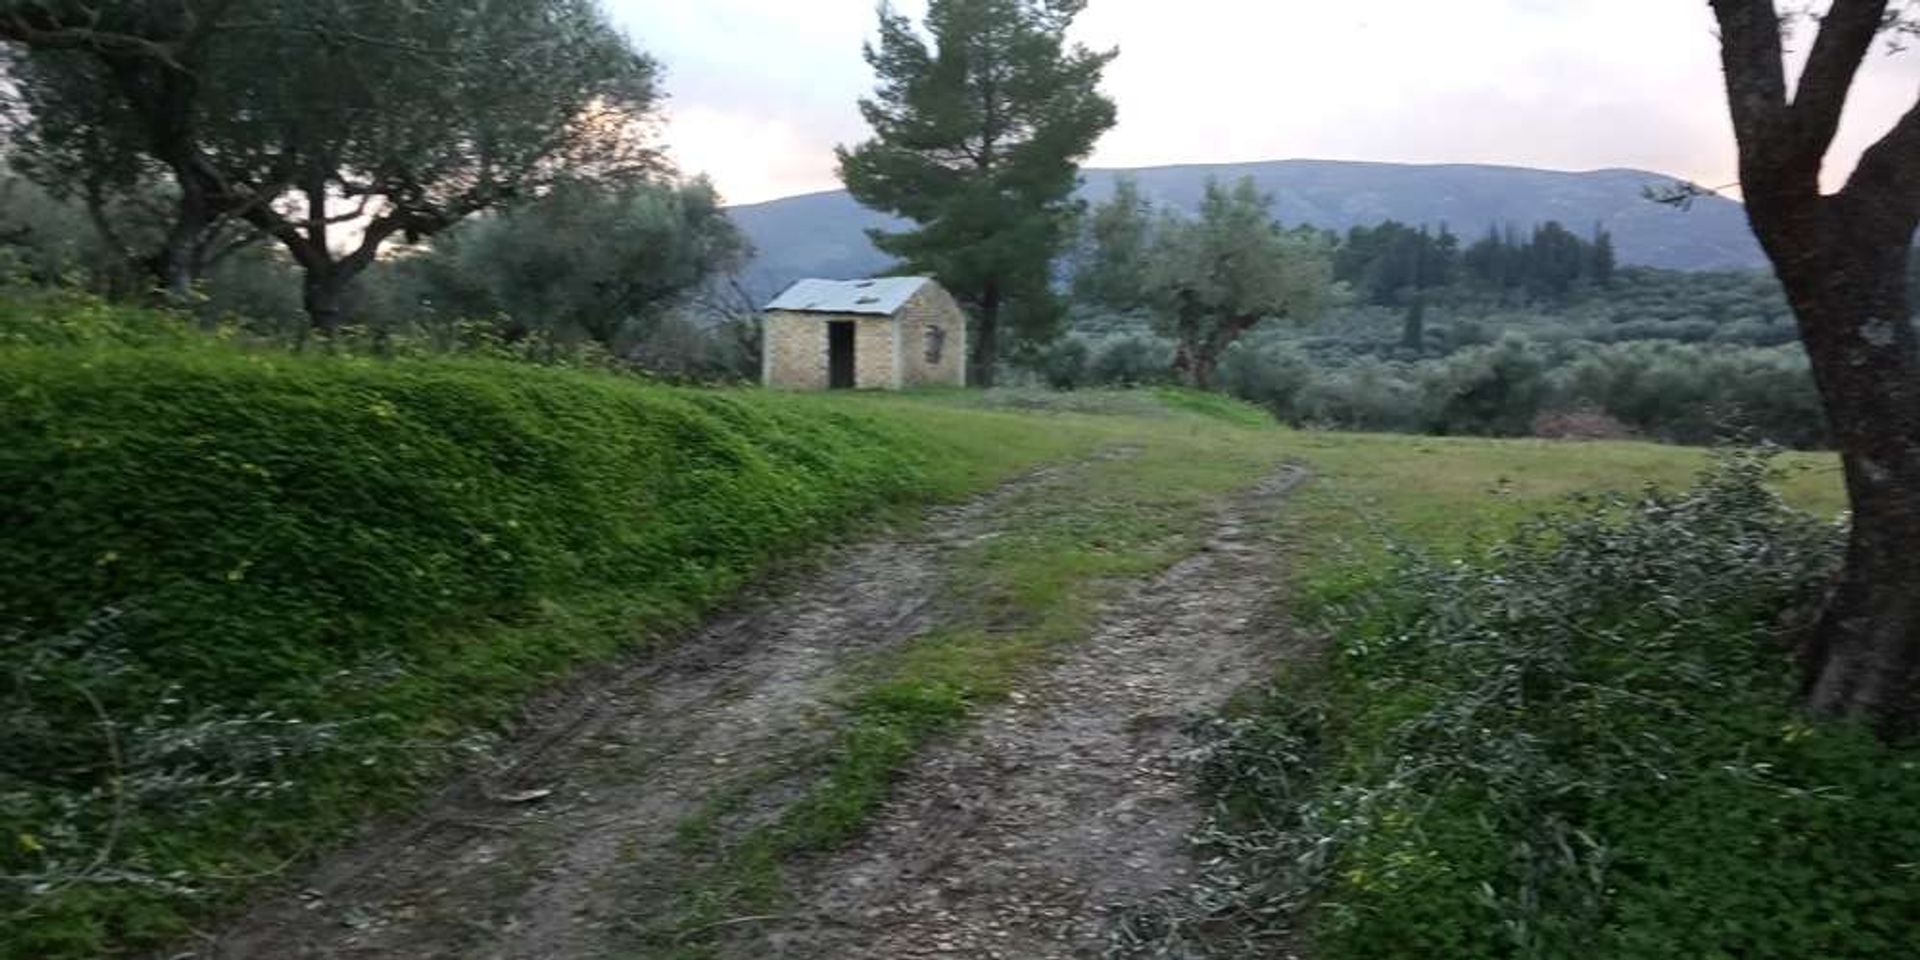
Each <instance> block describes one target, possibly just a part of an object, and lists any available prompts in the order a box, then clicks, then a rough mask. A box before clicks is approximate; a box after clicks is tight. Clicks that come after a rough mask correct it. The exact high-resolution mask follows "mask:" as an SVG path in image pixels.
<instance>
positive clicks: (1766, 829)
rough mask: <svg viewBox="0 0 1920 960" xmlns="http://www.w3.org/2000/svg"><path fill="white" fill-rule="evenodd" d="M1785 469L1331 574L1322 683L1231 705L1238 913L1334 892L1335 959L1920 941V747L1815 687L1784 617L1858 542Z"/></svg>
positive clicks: (1853, 951)
mask: <svg viewBox="0 0 1920 960" xmlns="http://www.w3.org/2000/svg"><path fill="white" fill-rule="evenodd" d="M1767 479H1768V466H1767V461H1766V459H1765V458H1763V457H1754V456H1750V455H1733V456H1728V457H1725V458H1723V459H1722V461H1721V462H1720V463H1719V464H1718V465H1717V466H1716V467H1715V468H1714V469H1713V470H1712V471H1711V472H1709V473H1708V474H1707V475H1705V476H1704V477H1703V479H1702V480H1701V481H1700V483H1699V485H1698V486H1697V487H1695V488H1694V489H1693V490H1691V491H1687V492H1685V493H1681V494H1663V493H1659V492H1656V491H1653V490H1649V491H1647V492H1646V493H1643V494H1642V495H1640V496H1637V497H1603V498H1597V499H1590V500H1588V501H1585V502H1584V503H1577V504H1575V505H1574V506H1576V507H1579V509H1575V510H1572V511H1570V512H1561V513H1559V514H1555V515H1553V516H1552V517H1549V518H1543V519H1540V520H1537V521H1535V522H1533V523H1532V524H1530V525H1527V526H1524V527H1523V528H1522V529H1521V530H1520V531H1519V532H1518V533H1517V534H1516V535H1515V536H1513V537H1512V538H1511V539H1509V540H1506V541H1503V542H1499V543H1496V544H1493V545H1491V546H1489V547H1487V548H1486V549H1485V550H1484V552H1482V553H1480V554H1478V555H1477V556H1475V557H1474V558H1473V559H1470V560H1466V561H1458V560H1455V561H1448V560H1445V559H1443V558H1434V557H1430V556H1427V555H1424V554H1421V553H1418V552H1402V554H1401V556H1400V558H1399V559H1398V560H1397V561H1396V562H1394V563H1392V564H1391V565H1389V566H1388V567H1386V568H1384V569H1375V570H1373V571H1372V572H1371V573H1369V574H1367V575H1365V576H1360V577H1355V576H1341V577H1322V578H1319V579H1318V580H1317V581H1316V585H1315V587H1314V588H1313V590H1314V592H1313V594H1312V596H1310V597H1309V600H1310V602H1311V604H1312V605H1313V606H1314V607H1315V608H1316V609H1317V613H1316V618H1317V620H1318V621H1319V622H1320V623H1322V624H1324V625H1325V626H1326V627H1327V628H1328V629H1329V630H1330V631H1331V632H1332V634H1333V648H1332V650H1331V651H1330V653H1329V660H1328V664H1327V667H1326V675H1325V676H1322V677H1296V678H1292V679H1290V680H1289V681H1288V682H1286V683H1285V684H1283V688H1282V689H1281V690H1280V691H1279V692H1278V693H1277V694H1276V697H1275V699H1274V701H1273V703H1272V706H1271V707H1269V708H1265V709H1262V710H1259V711H1255V712H1254V713H1253V714H1251V715H1249V716H1246V717H1243V718H1241V719H1238V720H1234V721H1231V722H1229V723H1228V724H1227V725H1226V726H1225V727H1224V728H1223V734H1224V740H1223V743H1222V746H1221V747H1220V748H1219V749H1218V750H1217V751H1216V752H1215V754H1214V756H1213V762H1212V765H1211V766H1210V768H1209V770H1210V772H1209V782H1210V783H1211V784H1212V786H1213V787H1214V788H1215V789H1216V790H1217V791H1218V792H1219V794H1220V795H1221V796H1222V798H1223V800H1225V802H1226V810H1227V811H1228V812H1227V815H1226V816H1224V817H1223V818H1222V819H1221V820H1220V822H1219V823H1218V824H1217V825H1216V826H1217V828H1218V831H1219V832H1218V833H1217V835H1216V837H1215V840H1216V842H1218V843H1220V844H1222V845H1223V846H1224V848H1225V849H1228V850H1230V851H1232V852H1233V853H1234V854H1235V860H1236V862H1237V863H1238V866H1237V867H1236V868H1235V869H1234V870H1233V872H1232V878H1233V881H1234V882H1235V883H1237V884H1238V887H1237V888H1236V891H1235V893H1234V894H1233V895H1232V897H1230V898H1229V903H1228V904H1227V907H1226V909H1224V910H1223V911H1222V913H1230V914H1233V915H1234V916H1235V917H1236V919H1237V920H1238V921H1239V922H1243V923H1246V924H1249V925H1251V927H1252V928H1253V929H1255V930H1262V929H1264V930H1272V929H1273V927H1272V923H1273V922H1274V918H1275V917H1276V916H1279V917H1296V918H1297V917H1298V916H1300V915H1301V913H1300V911H1301V910H1302V908H1303V907H1305V906H1306V905H1308V904H1312V912H1311V913H1310V914H1307V917H1308V921H1309V931H1310V933H1311V935H1312V940H1313V943H1314V948H1315V950H1314V952H1315V955H1316V956H1321V957H1326V958H1329V960H1340V958H1346V957H1355V958H1358V957H1367V958H1397V957H1406V958H1427V957H1433V958H1438V957H1448V958H1451V957H1467V956H1471V957H1485V958H1500V957H1515V958H1533V957H1537V958H1546V957H1564V956H1574V955H1579V956H1593V957H1605V958H1620V960H1625V958H1641V957H1645V958H1654V957H1673V956H1690V957H1722V956H1739V957H1756V958H1764V957H1778V958H1782V960H1786V958H1801V957H1812V956H1820V957H1835V958H1841V957H1858V958H1863V960H1864V958H1869V957H1884V956H1900V955H1905V954H1908V953H1912V952H1913V951H1914V950H1915V949H1917V948H1920V921H1916V920H1915V918H1916V917H1920V885H1916V884H1914V883H1912V882H1909V881H1910V874H1911V872H1912V870H1913V864H1914V862H1915V861H1916V860H1920V756H1917V755H1916V754H1915V753H1914V751H1913V749H1912V747H1911V746H1910V745H1909V746H1885V745H1881V744H1878V743H1876V742H1875V741H1874V740H1873V739H1872V737H1871V736H1870V735H1869V733H1868V732H1867V731H1865V730H1862V729H1858V728H1855V727H1852V726H1848V725H1832V724H1820V723H1813V722H1809V721H1808V720H1806V719H1805V718H1803V717H1802V716H1800V715H1799V714H1798V713H1796V711H1795V710H1794V709H1793V707H1792V702H1793V690H1792V682H1791V677H1792V676H1793V671H1792V669H1791V667H1790V664H1789V662H1788V660H1789V658H1788V656H1787V654H1786V652H1785V651H1784V650H1783V649H1781V647H1780V646H1779V644H1778V639H1779V638H1778V635H1777V629H1778V626H1779V624H1780V623H1781V618H1782V617H1783V615H1784V616H1787V617H1793V616H1795V615H1798V614H1800V613H1801V612H1803V611H1805V610H1807V609H1810V608H1811V606H1812V604H1813V603H1814V602H1815V601H1816V600H1817V597H1818V595H1819V593H1820V590H1821V589H1822V585H1823V584H1824V583H1825V581H1826V579H1827V577H1828V576H1829V575H1830V573H1831V571H1832V570H1833V568H1834V566H1835V565H1836V563H1837V561H1838V558H1839V554H1840V545H1841V542H1842V540H1843V537H1842V531H1841V529H1839V528H1838V527H1836V526H1835V525H1832V524H1826V523H1821V522H1818V521H1816V520H1814V519H1813V518H1811V517H1809V516H1807V515H1804V514H1801V513H1798V512H1796V511H1794V510H1791V509H1788V508H1786V507H1784V506H1783V505H1781V503H1780V502H1779V500H1778V499H1777V498H1776V497H1775V495H1774V494H1773V493H1772V492H1771V491H1770V490H1769V489H1768V486H1767ZM1282 922H1284V921H1282Z"/></svg>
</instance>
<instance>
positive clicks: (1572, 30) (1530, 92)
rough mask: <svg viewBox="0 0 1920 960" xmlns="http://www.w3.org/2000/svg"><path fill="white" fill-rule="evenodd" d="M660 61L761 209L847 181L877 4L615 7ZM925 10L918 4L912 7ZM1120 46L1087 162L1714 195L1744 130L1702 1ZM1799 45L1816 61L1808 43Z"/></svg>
mask: <svg viewBox="0 0 1920 960" xmlns="http://www.w3.org/2000/svg"><path fill="white" fill-rule="evenodd" d="M605 2H606V4H607V7H608V9H609V11H610V12H611V13H612V14H613V16H614V18H615V19H616V20H617V21H618V22H619V23H620V24H621V25H622V26H623V27H624V28H625V29H626V30H627V31H628V32H629V33H630V34H631V36H632V37H633V39H634V41H635V42H636V43H637V44H638V45H639V46H641V47H642V48H644V49H646V50H647V51H648V52H650V53H652V54H653V55H654V56H656V57H657V58H659V59H660V60H661V61H662V62H663V63H664V64H665V66H666V87H667V92H668V94H669V96H670V100H669V102H668V105H667V126H666V129H665V138H666V142H667V146H668V148H669V149H670V150H671V152H672V153H673V155H674V156H675V158H676V159H677V160H678V161H679V163H680V165H681V166H682V168H683V169H685V170H686V171H688V172H699V171H704V172H706V173H707V174H709V175H710V176H712V177H713V179H714V181H715V182H716V183H717V184H718V185H719V187H720V189H721V191H722V193H723V194H725V196H726V198H727V200H728V201H729V202H733V203H752V202H755V201H759V200H767V199H772V198H775V197H781V196H788V195H791V194H797V193H807V192H811V191H815V190H830V189H835V188H837V187H838V186H839V184H838V182H837V181H836V180H835V178H834V171H833V146H834V145H835V144H836V143H849V142H854V141H857V140H859V139H861V138H863V137H864V136H865V135H866V128H865V126H864V125H863V124H862V123H861V121H860V115H859V113H858V111H857V110H856V108H855V100H856V99H857V98H859V97H860V96H861V95H862V94H865V93H866V92H868V91H869V90H870V89H871V87H872V83H873V78H872V76H871V74H870V72H869V70H868V68H867V65H866V63H865V62H864V61H863V60H862V59H861V57H860V45H861V42H862V41H863V40H865V39H867V38H868V37H870V36H872V34H873V33H874V24H875V14H874V4H873V3H872V2H871V0H605ZM896 6H898V7H899V9H901V10H902V11H905V12H907V13H910V14H914V15H916V16H917V15H918V14H919V13H920V12H921V11H923V10H924V9H925V0H900V2H898V3H897V4H896ZM1075 32H1076V34H1077V36H1078V38H1079V39H1080V40H1081V41H1083V42H1085V43H1087V44H1088V45H1090V46H1095V47H1109V46H1118V47H1119V48H1120V58H1119V59H1118V60H1117V61H1115V63H1114V64H1113V65H1112V66H1111V67H1109V68H1108V71H1107V76H1106V83H1105V88H1106V91H1107V93H1108V94H1109V95H1111V96H1112V97H1113V98H1114V99H1115V101H1116V102H1117V103H1118V104H1119V111H1120V122H1119V124H1118V125H1117V126H1116V127H1114V129H1113V130H1111V131H1110V132H1108V134H1107V135H1106V137H1105V138H1104V139H1102V140H1101V141H1100V144H1099V146H1098V147H1097V148H1096V150H1095V151H1094V155H1093V157H1092V160H1091V161H1090V163H1091V165H1093V166H1106V167H1133V166H1148V165H1155V164H1169V163H1204V162H1226V161H1238V160H1276V159H1284V158H1290V157H1307V158H1318V159H1335V160H1389V161H1406V162H1417V163H1439V162H1478V163H1506V164H1514V165H1520V166H1534V167H1548V168H1554V169H1563V170H1591V169H1597V168H1602V167H1635V168H1641V169H1647V170H1654V171H1659V172H1663V173H1670V174H1674V175H1677V176H1682V177H1686V178H1688V179H1692V180H1695V181H1697V182H1699V183H1702V184H1705V185H1708V186H1717V185H1720V184H1724V183H1726V182H1728V181H1731V180H1733V179H1734V177H1735V173H1734V154H1733V135H1732V131H1731V129H1730V128H1729V126H1728V123H1727V120H1726V106H1725V101H1724V99H1723V97H1724V95H1723V92H1722V88H1721V81H1720V71H1719V66H1718V62H1717V59H1716V57H1717V55H1718V54H1717V50H1718V48H1717V45H1716V42H1715V39H1714V35H1713V23H1712V15H1711V13H1710V12H1709V10H1708V7H1707V2H1706V0H1367V2H1364V3H1362V2H1339V0H1091V2H1090V3H1089V5H1088V10H1087V12H1086V13H1085V14H1084V15H1083V16H1082V17H1081V19H1080V21H1079V23H1078V24H1077V25H1076V28H1075ZM1800 46H1802V47H1804V46H1805V44H1804V43H1802V44H1800ZM1916 90H1920V50H1916V51H1914V52H1912V53H1907V54H1903V55H1899V56H1885V55H1883V54H1882V53H1880V52H1878V51H1876V53H1875V54H1874V56H1873V59H1872V61H1871V62H1870V63H1869V65H1868V67H1867V69H1866V71H1865V72H1864V73H1863V75H1862V77H1861V80H1860V82H1859V83H1858V84H1857V85H1856V87H1855V90H1854V95H1853V98H1852V100H1851V101H1850V102H1849V104H1848V110H1847V116H1846V120H1845V123H1844V124H1843V128H1842V131H1841V136H1840V141H1839V143H1838V144H1837V145H1836V148H1835V150H1834V152H1833V154H1832V155H1831V158H1830V160H1829V169H1828V171H1827V173H1828V177H1827V179H1828V180H1829V183H1830V185H1837V184H1838V182H1840V179H1841V178H1843V177H1844V175H1845V172H1846V170H1847V169H1848V168H1850V167H1851V165H1852V161H1853V158H1854V157H1855V156H1856V155H1857V154H1858V152H1859V151H1860V149H1861V148H1862V147H1864V146H1865V145H1866V144H1867V143H1869V142H1871V140H1872V138H1873V137H1875V136H1877V135H1878V133H1879V132H1880V131H1882V130H1884V129H1885V128H1886V126H1887V125H1888V124H1890V123H1891V122H1892V121H1893V119H1894V118H1896V117H1897V116H1898V115H1899V113H1900V111H1901V110H1903V109H1905V107H1906V106H1907V105H1909V104H1911V103H1912V102H1913V100H1914V96H1915V93H1916Z"/></svg>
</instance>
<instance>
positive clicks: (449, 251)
mask: <svg viewBox="0 0 1920 960" xmlns="http://www.w3.org/2000/svg"><path fill="white" fill-rule="evenodd" d="M746 253H747V249H746V241H745V239H743V238H742V237H741V236H740V233H739V231H738V230H737V229H735V227H734V226H733V222H732V221H731V220H729V219H727V216H726V213H725V212H724V211H723V210H722V209H721V207H720V198H719V196H718V194H716V193H715V192H714V190H713V186H712V185H711V184H710V183H708V182H706V181H705V180H703V179H696V180H692V181H688V182H686V183H684V184H657V183H645V184H621V185H613V186H608V185H604V184H594V183H568V184H563V185H561V186H560V187H558V188H556V189H555V190H554V191H553V192H552V193H550V194H548V195H546V196H544V197H541V198H539V199H536V200H534V201H532V202H529V203H526V204H521V205H517V206H513V207H509V208H507V209H506V210H504V211H503V212H501V213H500V214H498V215H497V216H491V217H485V218H481V219H478V220H475V221H473V222H470V223H467V224H464V225H462V226H461V227H458V228H456V229H454V230H452V231H450V232H449V233H447V234H446V235H444V236H443V237H442V238H441V239H440V240H439V241H438V242H436V243H435V244H434V245H433V247H432V249H431V250H430V251H428V252H427V253H426V254H425V255H424V256H422V257H420V258H418V259H417V260H415V261H412V262H409V263H407V264H406V265H405V266H404V267H403V270H404V271H405V272H406V273H408V274H409V275H411V276H412V277H413V278H414V279H415V282H416V284H417V288H418V289H417V294H416V299H417V301H418V302H419V303H421V304H424V305H426V306H427V307H428V308H430V309H431V310H432V311H434V312H436V313H440V314H446V315H452V316H464V317H476V318H486V317H500V318H501V323H502V325H503V327H504V328H505V329H504V330H503V333H507V334H515V333H518V334H521V335H524V333H525V332H527V331H531V330H543V331H545V332H547V333H548V334H550V335H553V336H555V337H558V338H561V339H580V338H586V339H591V340H593V341H595V342H597V343H599V344H600V345H601V346H603V347H605V348H606V349H608V350H610V351H614V352H616V353H618V352H624V351H626V350H628V349H630V348H632V347H633V346H634V345H635V343H636V342H638V341H640V340H642V339H645V338H646V337H647V336H648V335H650V334H652V333H653V332H654V331H655V330H656V329H657V328H658V327H659V326H660V325H661V324H662V322H663V319H664V317H665V315H666V314H667V312H668V311H669V310H670V309H671V308H674V307H677V306H680V305H681V304H683V303H684V302H685V301H686V300H687V298H689V297H690V296H692V295H693V294H695V293H696V292H698V291H700V290H701V289H703V288H704V287H705V286H706V285H707V284H709V283H710V282H712V281H713V280H714V279H715V278H716V277H717V276H720V275H723V274H726V273H729V272H731V271H732V270H734V269H736V268H737V267H738V266H739V265H740V263H741V261H742V260H743V259H744V257H745V256H746Z"/></svg>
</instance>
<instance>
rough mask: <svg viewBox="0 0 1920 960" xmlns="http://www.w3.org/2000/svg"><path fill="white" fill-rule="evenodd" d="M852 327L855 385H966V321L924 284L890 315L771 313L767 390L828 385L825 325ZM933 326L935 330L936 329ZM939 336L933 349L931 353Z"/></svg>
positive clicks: (937, 289) (767, 326) (942, 294)
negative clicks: (838, 323)
mask: <svg viewBox="0 0 1920 960" xmlns="http://www.w3.org/2000/svg"><path fill="white" fill-rule="evenodd" d="M835 320H848V321H852V322H853V323H854V324H855V327H854V347H853V359H854V386H855V387H857V388H860V389H895V390H897V389H900V388H902V387H912V386H936V385H945V386H964V385H965V384H966V352H967V329H966V327H967V318H966V315H965V314H964V313H962V312H961V310H960V307H959V305H958V304H957V303H955V302H954V299H953V297H952V295H950V294H948V293H947V291H946V290H944V289H942V288H941V287H940V285H939V284H937V283H933V282H931V281H929V282H928V283H926V284H925V285H924V286H922V287H921V288H920V290H919V291H918V292H917V293H915V294H914V295H913V296H912V297H911V298H909V299H908V300H907V302H906V303H905V304H902V305H901V307H900V309H899V310H897V311H895V312H894V313H893V315H892V316H884V317H882V316H874V315H872V314H858V313H816V312H809V311H798V310H769V311H767V313H766V315H765V318H764V321H763V322H764V324H765V326H764V328H763V329H764V331H765V336H766V338H765V347H764V349H765V351H766V357H765V361H764V364H763V370H762V374H763V380H764V382H765V383H766V384H767V385H768V386H771V387H789V388H794V389H802V390H822V389H825V388H826V386H827V324H828V323H829V322H831V321H835ZM936 331H937V332H936ZM934 341H938V344H939V349H938V351H937V352H935V351H933V350H931V349H930V348H931V347H932V346H933V343H934Z"/></svg>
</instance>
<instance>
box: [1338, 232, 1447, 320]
mask: <svg viewBox="0 0 1920 960" xmlns="http://www.w3.org/2000/svg"><path fill="white" fill-rule="evenodd" d="M1459 246H1460V241H1459V238H1458V237H1455V236H1454V235H1453V234H1452V233H1449V232H1448V231H1447V228H1446V226H1445V225H1442V226H1441V227H1440V232H1439V233H1437V234H1436V233H1432V232H1430V231H1428V229H1427V228H1426V227H1421V228H1419V229H1417V230H1416V229H1414V228H1413V227H1409V226H1407V225H1406V224H1404V223H1401V222H1399V221H1397V220H1388V221H1386V222H1385V223H1381V224H1379V225H1377V226H1372V227H1354V228H1353V229H1351V230H1349V231H1347V235H1346V237H1345V238H1344V239H1343V240H1342V241H1341V242H1340V244H1339V246H1338V247H1336V248H1335V250H1334V255H1333V278H1334V279H1335V280H1339V281H1341V282H1343V283H1347V284H1350V285H1351V286H1353V287H1354V289H1356V290H1358V291H1360V292H1361V294H1362V296H1363V298H1364V299H1365V301H1366V302H1368V303H1372V304H1376V305H1378V306H1383V307H1397V306H1401V305H1404V304H1407V303H1409V302H1411V301H1412V300H1413V299H1415V298H1417V297H1419V296H1421V295H1423V293H1424V292H1425V291H1429V290H1433V289H1437V288H1443V287H1446V286H1447V285H1448V284H1450V283H1452V282H1453V281H1454V279H1455V276H1456V274H1457V273H1458V271H1459V268H1460V250H1459Z"/></svg>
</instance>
